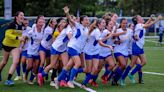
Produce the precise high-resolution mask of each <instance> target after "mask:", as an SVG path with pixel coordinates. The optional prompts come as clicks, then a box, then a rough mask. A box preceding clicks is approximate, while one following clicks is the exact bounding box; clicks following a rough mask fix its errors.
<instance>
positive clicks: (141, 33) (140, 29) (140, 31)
mask: <svg viewBox="0 0 164 92" xmlns="http://www.w3.org/2000/svg"><path fill="white" fill-rule="evenodd" d="M145 33H146V30H145V28H144V24H137V25H136V26H135V30H134V35H137V36H138V38H139V39H138V41H135V42H136V44H137V45H138V46H139V47H140V48H141V49H142V48H143V46H144V44H145V40H144V39H145Z"/></svg>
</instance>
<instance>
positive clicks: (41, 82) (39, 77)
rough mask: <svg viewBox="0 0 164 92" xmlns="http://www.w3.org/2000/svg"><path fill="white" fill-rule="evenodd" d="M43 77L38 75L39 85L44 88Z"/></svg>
mask: <svg viewBox="0 0 164 92" xmlns="http://www.w3.org/2000/svg"><path fill="white" fill-rule="evenodd" d="M43 80H44V79H43V76H42V74H41V73H39V74H38V84H39V86H42V85H43Z"/></svg>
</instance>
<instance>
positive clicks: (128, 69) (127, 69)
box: [121, 66, 131, 80]
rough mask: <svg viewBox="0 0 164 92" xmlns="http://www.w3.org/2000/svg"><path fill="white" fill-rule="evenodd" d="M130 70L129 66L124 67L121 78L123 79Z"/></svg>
mask: <svg viewBox="0 0 164 92" xmlns="http://www.w3.org/2000/svg"><path fill="white" fill-rule="evenodd" d="M130 70H131V67H130V66H128V67H127V68H126V70H125V72H124V73H123V75H122V77H121V78H122V80H125V78H126V77H127V75H128V73H129V72H130Z"/></svg>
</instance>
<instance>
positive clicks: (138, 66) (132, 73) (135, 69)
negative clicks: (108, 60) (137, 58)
mask: <svg viewBox="0 0 164 92" xmlns="http://www.w3.org/2000/svg"><path fill="white" fill-rule="evenodd" d="M141 68H142V66H141V65H140V64H137V65H136V67H135V68H134V69H133V71H132V72H131V73H130V74H131V75H132V76H133V75H134V74H135V73H136V72H137V71H138V70H140V69H141Z"/></svg>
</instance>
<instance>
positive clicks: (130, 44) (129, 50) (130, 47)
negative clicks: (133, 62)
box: [128, 30, 134, 55]
mask: <svg viewBox="0 0 164 92" xmlns="http://www.w3.org/2000/svg"><path fill="white" fill-rule="evenodd" d="M129 35H130V36H131V38H130V42H129V48H128V53H129V55H132V44H133V42H134V39H133V30H131V32H129Z"/></svg>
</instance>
